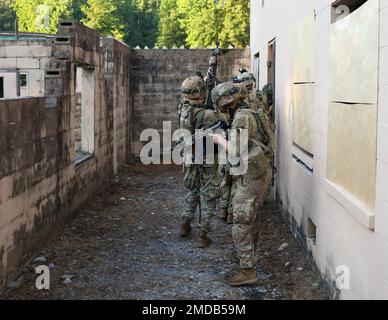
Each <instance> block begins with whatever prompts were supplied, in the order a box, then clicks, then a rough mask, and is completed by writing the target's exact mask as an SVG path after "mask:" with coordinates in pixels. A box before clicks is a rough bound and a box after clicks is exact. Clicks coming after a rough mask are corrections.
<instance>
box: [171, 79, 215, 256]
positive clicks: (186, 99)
mask: <svg viewBox="0 0 388 320" xmlns="http://www.w3.org/2000/svg"><path fill="white" fill-rule="evenodd" d="M181 91H182V98H183V101H182V103H181V104H180V105H179V108H178V112H179V127H180V128H181V129H186V130H189V131H190V132H191V134H194V133H195V130H197V129H206V128H208V127H210V126H211V125H213V124H214V123H215V122H216V121H218V120H219V119H220V118H219V112H217V111H215V110H209V109H206V107H205V105H204V102H205V91H206V89H205V84H204V81H203V79H202V78H201V77H198V76H195V77H191V78H188V79H186V80H185V81H184V82H183V84H182V88H181ZM215 160H216V159H215ZM217 168H218V165H217V164H216V163H213V164H206V163H205V161H204V164H202V165H198V164H185V169H184V184H185V186H186V188H187V189H188V190H189V192H188V194H187V196H186V198H185V204H184V210H183V214H182V223H181V230H180V233H181V236H182V237H187V236H188V235H189V234H190V231H191V223H192V221H193V220H194V218H195V212H196V210H197V208H199V214H200V217H199V221H198V227H199V232H198V236H197V238H198V241H199V242H198V247H199V248H206V247H208V246H209V245H210V243H211V240H210V239H209V238H208V237H207V234H208V232H209V231H210V224H211V221H212V217H213V215H214V210H215V207H216V199H217V197H219V193H220V191H219V184H220V182H219V176H218V171H217Z"/></svg>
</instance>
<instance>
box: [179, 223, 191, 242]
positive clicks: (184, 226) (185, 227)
mask: <svg viewBox="0 0 388 320" xmlns="http://www.w3.org/2000/svg"><path fill="white" fill-rule="evenodd" d="M190 231H191V220H190V219H183V221H182V223H181V228H180V235H181V237H182V238H186V237H187V236H188V235H189V234H190Z"/></svg>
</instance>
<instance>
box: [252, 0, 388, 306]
mask: <svg viewBox="0 0 388 320" xmlns="http://www.w3.org/2000/svg"><path fill="white" fill-rule="evenodd" d="M332 2H333V1H331V0H322V1H311V0H290V1H280V0H271V1H264V6H262V1H253V2H252V9H251V10H252V11H251V20H252V27H251V39H252V43H251V53H252V59H253V56H254V55H256V54H257V53H259V54H260V86H262V85H264V84H265V83H266V81H267V66H266V63H267V58H268V57H267V52H268V48H267V47H268V42H269V41H271V40H273V39H274V38H276V46H277V48H276V50H277V51H276V106H275V107H276V125H277V140H278V150H277V170H278V174H277V176H278V180H277V186H276V187H277V193H278V196H279V200H280V202H281V203H282V205H283V208H284V210H285V212H286V213H287V215H288V217H289V218H290V220H291V221H294V222H295V225H296V226H297V228H293V230H294V231H295V234H297V231H298V233H299V234H300V235H301V239H302V241H303V242H304V244H305V246H306V248H307V249H308V250H309V252H310V254H311V257H312V258H313V260H314V261H315V263H316V265H317V267H318V268H319V270H320V271H321V273H322V275H323V277H324V278H325V279H326V280H327V282H328V283H329V284H330V285H331V288H332V292H333V297H338V298H340V299H387V298H388V268H387V266H388V231H387V230H388V192H387V190H388V184H387V181H388V156H387V148H386V141H385V138H384V137H385V135H386V134H387V131H388V130H387V126H388V118H387V115H388V113H387V112H386V110H387V104H388V99H387V97H388V81H387V66H388V50H387V45H388V43H387V41H386V39H387V36H388V29H387V28H385V27H384V26H385V25H386V23H387V21H388V19H387V18H388V1H387V0H380V24H381V25H380V62H379V74H380V80H379V102H378V114H379V116H378V123H379V125H378V138H377V145H378V152H377V192H376V193H377V196H376V208H375V230H374V231H372V230H369V229H368V228H367V227H365V226H364V225H363V224H361V223H360V222H359V221H358V220H357V219H355V217H354V215H353V214H352V212H350V211H349V209H346V203H343V202H341V200H340V199H335V198H333V197H332V196H331V195H330V193H329V192H328V188H327V181H326V164H327V160H326V159H327V151H326V144H327V133H328V132H327V131H328V123H327V122H328V103H329V94H328V91H329V74H328V68H329V52H328V48H329V30H330V23H331V4H332ZM313 10H314V11H315V14H316V32H315V33H316V41H315V42H316V48H315V52H316V54H315V70H316V76H315V95H316V97H315V124H314V127H315V132H314V146H315V147H314V160H313V165H314V173H311V172H309V171H307V170H306V169H305V168H304V167H303V166H301V165H299V164H298V163H297V162H296V161H294V159H292V137H291V132H292V129H291V103H292V100H291V83H292V79H291V72H292V43H291V39H292V38H291V37H292V36H291V30H292V27H293V26H294V25H295V23H297V22H298V21H300V20H301V19H303V18H304V17H306V15H307V14H310V13H311V12H312V11H313ZM341 54H346V53H341ZM252 63H253V61H252ZM355 67H356V66H355ZM308 219H311V220H312V221H313V223H314V224H315V225H316V227H317V232H316V236H317V239H316V245H315V246H314V245H311V243H309V241H308V240H307V239H306V234H307V232H308ZM341 265H344V266H347V267H348V268H349V272H350V288H349V290H346V289H343V290H337V289H336V287H335V285H334V282H335V280H336V279H337V277H338V274H337V273H336V271H337V267H338V266H341Z"/></svg>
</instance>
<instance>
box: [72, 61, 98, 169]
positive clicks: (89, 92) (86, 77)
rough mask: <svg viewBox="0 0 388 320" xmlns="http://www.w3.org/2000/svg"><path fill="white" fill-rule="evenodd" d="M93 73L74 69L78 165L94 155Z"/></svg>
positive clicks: (76, 161)
mask: <svg viewBox="0 0 388 320" xmlns="http://www.w3.org/2000/svg"><path fill="white" fill-rule="evenodd" d="M94 77H95V71H94V69H89V68H82V67H77V68H76V77H75V78H76V79H75V80H76V91H75V95H76V108H75V123H74V135H75V164H76V165H79V164H81V163H83V162H84V161H86V160H88V159H89V158H91V157H92V156H93V154H94V109H95V106H94V92H95V78H94Z"/></svg>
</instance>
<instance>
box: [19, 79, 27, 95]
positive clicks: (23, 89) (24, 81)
mask: <svg viewBox="0 0 388 320" xmlns="http://www.w3.org/2000/svg"><path fill="white" fill-rule="evenodd" d="M19 89H20V96H22V97H28V96H29V91H28V74H27V73H19Z"/></svg>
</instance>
